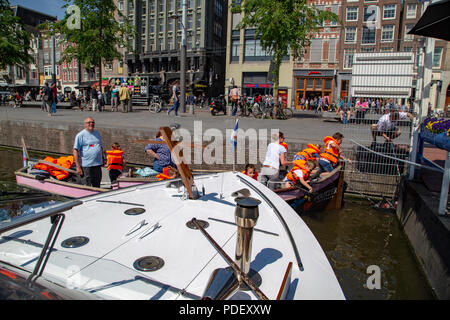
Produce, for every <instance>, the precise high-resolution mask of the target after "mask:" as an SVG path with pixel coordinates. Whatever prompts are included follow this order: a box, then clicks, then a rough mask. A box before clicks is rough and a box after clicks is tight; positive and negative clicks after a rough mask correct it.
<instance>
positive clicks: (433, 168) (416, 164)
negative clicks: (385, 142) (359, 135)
mask: <svg viewBox="0 0 450 320" xmlns="http://www.w3.org/2000/svg"><path fill="white" fill-rule="evenodd" d="M349 140H350V141H351V142H353V143H354V144H356V145H358V146H360V147H361V148H363V149H365V150H367V151H369V152H372V153H375V154H377V155H379V156H381V157H385V158H388V159H392V160H395V161H401V162H405V163H407V164H410V165H413V166H417V167H420V168H424V169H429V170H433V171H438V172H442V171H443V170H442V169H440V168H435V167H430V166H426V165H423V164H420V163H415V162H412V161H408V160H403V159H400V158H396V157H391V156H388V155H386V154H383V153H380V152H377V151H374V150H372V149H369V148H367V147H366V146H363V145H362V144H360V143H358V142H356V141H355V140H352V139H349Z"/></svg>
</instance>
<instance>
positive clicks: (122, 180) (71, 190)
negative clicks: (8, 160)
mask: <svg viewBox="0 0 450 320" xmlns="http://www.w3.org/2000/svg"><path fill="white" fill-rule="evenodd" d="M102 170H103V174H102V182H101V187H100V188H94V187H89V186H85V185H82V184H79V183H75V182H69V181H60V180H58V179H55V178H53V177H46V176H43V175H42V174H39V173H37V174H31V173H28V172H27V168H25V167H24V168H21V169H19V170H17V171H15V172H14V173H15V175H16V182H17V184H18V185H20V186H24V187H28V188H31V189H34V190H38V191H44V192H48V193H51V194H55V195H60V196H64V197H68V198H73V199H77V198H81V197H87V196H91V195H94V194H97V193H102V192H107V191H111V190H115V189H122V188H127V187H131V186H136V185H140V184H145V183H152V182H157V181H158V178H156V176H149V177H139V176H133V177H129V176H128V173H127V172H125V173H124V174H123V175H121V176H120V177H119V178H118V179H117V183H115V184H111V181H110V180H109V175H108V171H107V170H106V169H105V168H102ZM213 172H216V171H213V170H193V174H194V175H196V176H197V175H203V174H206V173H213Z"/></svg>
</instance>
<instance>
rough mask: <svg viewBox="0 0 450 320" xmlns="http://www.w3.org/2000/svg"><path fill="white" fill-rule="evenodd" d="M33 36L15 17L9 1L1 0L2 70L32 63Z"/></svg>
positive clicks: (0, 52) (0, 41)
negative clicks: (11, 66) (31, 45)
mask: <svg viewBox="0 0 450 320" xmlns="http://www.w3.org/2000/svg"><path fill="white" fill-rule="evenodd" d="M30 41H31V34H30V33H29V32H28V31H26V30H25V29H24V27H23V23H22V20H21V19H20V18H19V17H16V16H14V14H13V11H12V10H11V7H10V4H9V1H8V0H0V70H3V69H5V68H6V67H7V66H9V65H22V66H25V65H27V64H29V63H30V62H31V61H32V56H31V55H30V53H29V50H30Z"/></svg>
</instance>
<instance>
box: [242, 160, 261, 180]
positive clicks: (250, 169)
mask: <svg viewBox="0 0 450 320" xmlns="http://www.w3.org/2000/svg"><path fill="white" fill-rule="evenodd" d="M242 173H243V174H245V175H247V176H249V177H251V178H253V179H255V180H258V172H256V168H255V165H253V164H250V163H249V164H247V165H246V166H245V170H244V171H242Z"/></svg>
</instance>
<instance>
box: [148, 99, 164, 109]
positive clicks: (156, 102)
mask: <svg viewBox="0 0 450 320" xmlns="http://www.w3.org/2000/svg"><path fill="white" fill-rule="evenodd" d="M163 107H164V102H163V101H162V100H161V98H160V97H159V96H152V98H151V100H150V104H149V107H148V111H150V112H152V113H159V112H161V110H162V109H163Z"/></svg>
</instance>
